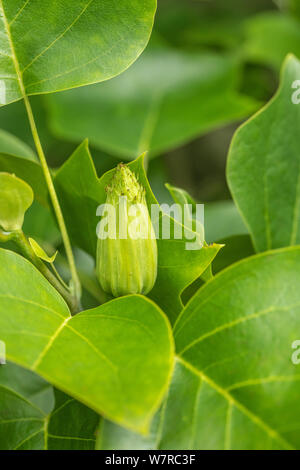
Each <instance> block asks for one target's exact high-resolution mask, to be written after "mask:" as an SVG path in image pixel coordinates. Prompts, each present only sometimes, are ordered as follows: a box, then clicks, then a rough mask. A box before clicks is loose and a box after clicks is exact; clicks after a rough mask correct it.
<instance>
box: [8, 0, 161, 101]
mask: <svg viewBox="0 0 300 470" xmlns="http://www.w3.org/2000/svg"><path fill="white" fill-rule="evenodd" d="M155 9H156V0H143V1H140V0H121V1H119V2H114V3H112V2H111V1H110V0H98V1H95V0H80V1H77V2H74V1H72V0H65V1H64V2H53V1H52V0H42V1H41V0H31V1H28V0H21V1H20V0H0V32H1V38H2V41H1V56H0V66H1V72H2V73H1V76H0V92H1V104H8V103H11V102H13V101H17V100H19V99H21V98H23V96H24V95H34V94H40V93H51V92H55V91H58V90H64V89H67V88H72V87H78V86H82V85H88V84H90V83H97V82H101V81H103V80H107V79H109V78H111V77H114V76H115V75H118V74H119V73H121V72H122V71H123V70H125V69H126V68H127V67H128V66H129V65H130V64H131V63H132V62H134V61H135V60H136V58H137V57H138V56H139V54H140V53H141V52H142V51H143V49H144V48H145V46H146V44H147V42H148V39H149V36H150V33H151V30H152V24H153V18H154V14H155ZM32 31H34V34H32Z"/></svg>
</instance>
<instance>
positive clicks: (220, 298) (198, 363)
mask: <svg viewBox="0 0 300 470" xmlns="http://www.w3.org/2000/svg"><path fill="white" fill-rule="evenodd" d="M299 268H300V248H299V247H290V248H284V249H280V250H277V251H270V252H268V253H264V254H260V255H256V256H253V257H251V258H248V259H246V260H243V261H241V262H239V263H237V264H235V265H233V266H232V267H230V268H228V269H226V270H225V271H223V272H221V273H220V274H218V275H217V276H216V277H215V278H214V279H213V280H212V281H210V282H209V283H207V284H205V285H204V286H203V287H202V288H201V289H200V290H199V291H198V293H197V294H196V295H195V296H194V298H193V299H192V300H191V301H190V303H189V304H188V305H187V306H186V307H185V309H184V310H183V312H182V314H181V316H180V318H179V319H178V321H177V323H176V325H175V329H174V335H175V341H176V348H177V362H176V366H175V370H174V374H173V379H172V382H171V386H170V389H169V392H168V395H167V397H166V400H165V402H164V403H163V405H162V407H161V413H160V414H159V416H157V417H156V419H158V420H159V425H158V426H155V424H156V423H155V420H154V422H153V427H152V433H151V434H150V435H149V438H148V439H147V440H144V439H141V438H139V436H137V435H136V434H134V433H130V432H128V431H126V430H125V429H123V428H120V427H118V426H115V425H114V424H112V423H109V422H103V423H102V424H101V439H99V441H98V445H99V448H102V449H124V448H125V447H124V446H126V448H127V449H135V448H144V449H162V450H166V449H168V450H169V449H199V450H205V449H209V450H212V449H213V450H222V449H233V450H234V449H235V450H236V449H241V450H255V449H259V450H263V449H267V450H272V449H292V448H296V449H299V446H300V433H299V429H300V409H299V406H298V400H299V390H300V373H299V369H298V367H299V366H296V365H295V364H293V363H292V360H291V358H292V354H293V351H294V350H293V349H292V343H293V342H294V341H295V340H297V339H298V337H299V334H298V332H299V329H300V295H299V282H300V274H299V273H300V269H299ZM261 286H264V289H263V290H262V289H261ZM135 446H138V447H135Z"/></svg>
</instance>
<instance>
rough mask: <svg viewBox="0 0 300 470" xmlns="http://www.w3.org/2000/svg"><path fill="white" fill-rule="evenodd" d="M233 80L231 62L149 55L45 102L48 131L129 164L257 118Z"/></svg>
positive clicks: (168, 51) (183, 54)
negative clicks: (116, 73) (146, 153)
mask: <svg viewBox="0 0 300 470" xmlns="http://www.w3.org/2000/svg"><path fill="white" fill-rule="evenodd" d="M238 77H239V67H238V65H237V63H236V61H234V60H232V59H231V58H229V57H222V56H221V55H217V54H207V53H201V54H195V53H188V52H183V51H182V52H179V51H174V50H172V49H154V50H149V51H146V52H145V53H144V54H143V56H142V57H141V58H140V59H139V60H138V61H137V63H136V64H134V65H133V66H132V67H131V68H130V69H129V70H128V71H127V72H126V73H124V74H122V76H120V77H118V78H116V79H114V80H111V81H110V82H109V83H108V82H107V83H103V84H100V85H95V86H92V87H88V88H81V89H78V90H71V91H68V92H65V93H59V94H57V95H55V96H51V97H50V96H49V97H48V99H47V101H48V103H49V106H50V111H51V112H50V118H51V120H50V122H51V127H52V129H53V131H54V132H55V133H56V134H57V135H58V136H59V137H62V138H67V139H69V140H72V141H75V142H78V141H81V140H83V139H84V138H86V137H88V138H89V140H90V142H91V144H92V145H94V146H96V147H99V148H100V149H104V150H106V151H109V152H110V153H112V154H115V155H118V156H120V157H121V158H125V159H126V160H132V159H133V158H135V157H137V156H139V155H140V154H141V153H142V152H144V151H148V150H149V151H150V155H155V154H159V153H161V152H163V151H165V150H168V149H170V148H173V147H176V146H178V145H180V144H183V143H185V142H187V141H188V140H190V139H192V138H194V137H195V136H197V135H199V134H203V133H205V132H208V131H209V130H211V129H214V128H215V127H217V126H221V125H223V124H225V123H228V122H231V121H234V120H238V119H240V118H243V117H245V116H247V115H249V114H250V113H251V112H252V111H254V110H255V109H256V108H257V104H256V103H255V102H254V101H253V100H251V99H250V98H247V97H245V96H241V95H240V94H238V92H237V91H236V88H237V86H238Z"/></svg>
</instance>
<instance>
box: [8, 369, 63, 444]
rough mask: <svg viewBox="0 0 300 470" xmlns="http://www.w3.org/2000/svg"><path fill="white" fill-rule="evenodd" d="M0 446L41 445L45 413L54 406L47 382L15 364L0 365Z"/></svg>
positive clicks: (49, 411)
mask: <svg viewBox="0 0 300 470" xmlns="http://www.w3.org/2000/svg"><path fill="white" fill-rule="evenodd" d="M0 396H1V408H0V448H1V449H2V450H9V449H44V428H45V422H46V417H47V415H48V414H50V413H51V411H52V409H53V408H54V394H53V389H52V387H51V385H49V384H47V382H45V381H44V380H43V379H42V378H40V377H39V376H38V375H36V374H34V373H32V372H30V371H28V370H26V369H23V368H22V367H19V366H17V365H15V364H12V363H8V364H7V365H5V366H1V367H0Z"/></svg>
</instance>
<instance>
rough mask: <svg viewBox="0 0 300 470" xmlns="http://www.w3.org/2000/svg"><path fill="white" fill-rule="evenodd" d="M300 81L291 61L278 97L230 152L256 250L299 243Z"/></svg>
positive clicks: (233, 184)
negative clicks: (299, 97) (298, 97)
mask: <svg viewBox="0 0 300 470" xmlns="http://www.w3.org/2000/svg"><path fill="white" fill-rule="evenodd" d="M299 77H300V62H299V61H298V60H297V59H296V58H295V57H293V56H289V57H288V58H287V60H286V62H285V64H284V66H283V71H282V78H281V85H280V88H279V90H278V92H277V94H276V95H275V97H274V98H273V99H272V100H271V102H270V103H268V104H267V105H266V106H265V107H264V108H263V109H262V110H261V111H260V112H259V113H258V114H256V115H255V116H254V117H253V118H252V119H250V120H249V121H247V122H246V123H245V124H244V125H242V126H241V127H240V128H239V129H238V131H237V132H236V134H235V136H234V138H233V141H232V144H231V148H230V151H229V159H228V167H227V178H228V183H229V186H230V190H231V193H232V196H233V198H234V200H235V203H236V205H237V206H238V208H239V210H240V212H241V213H242V215H243V218H244V220H245V222H246V224H247V226H248V228H249V231H250V234H251V236H252V238H253V242H254V246H255V249H256V251H264V250H268V249H271V248H279V247H283V246H288V245H295V244H297V243H299V242H300V230H299V220H300V205H299V199H300V192H299V191H300V183H299V174H300V169H299V166H300V142H299V138H298V127H299V120H300V105H298V104H294V103H293V101H292V97H293V94H294V93H295V91H297V90H294V89H293V88H292V85H293V83H294V81H295V80H298V79H299Z"/></svg>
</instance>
